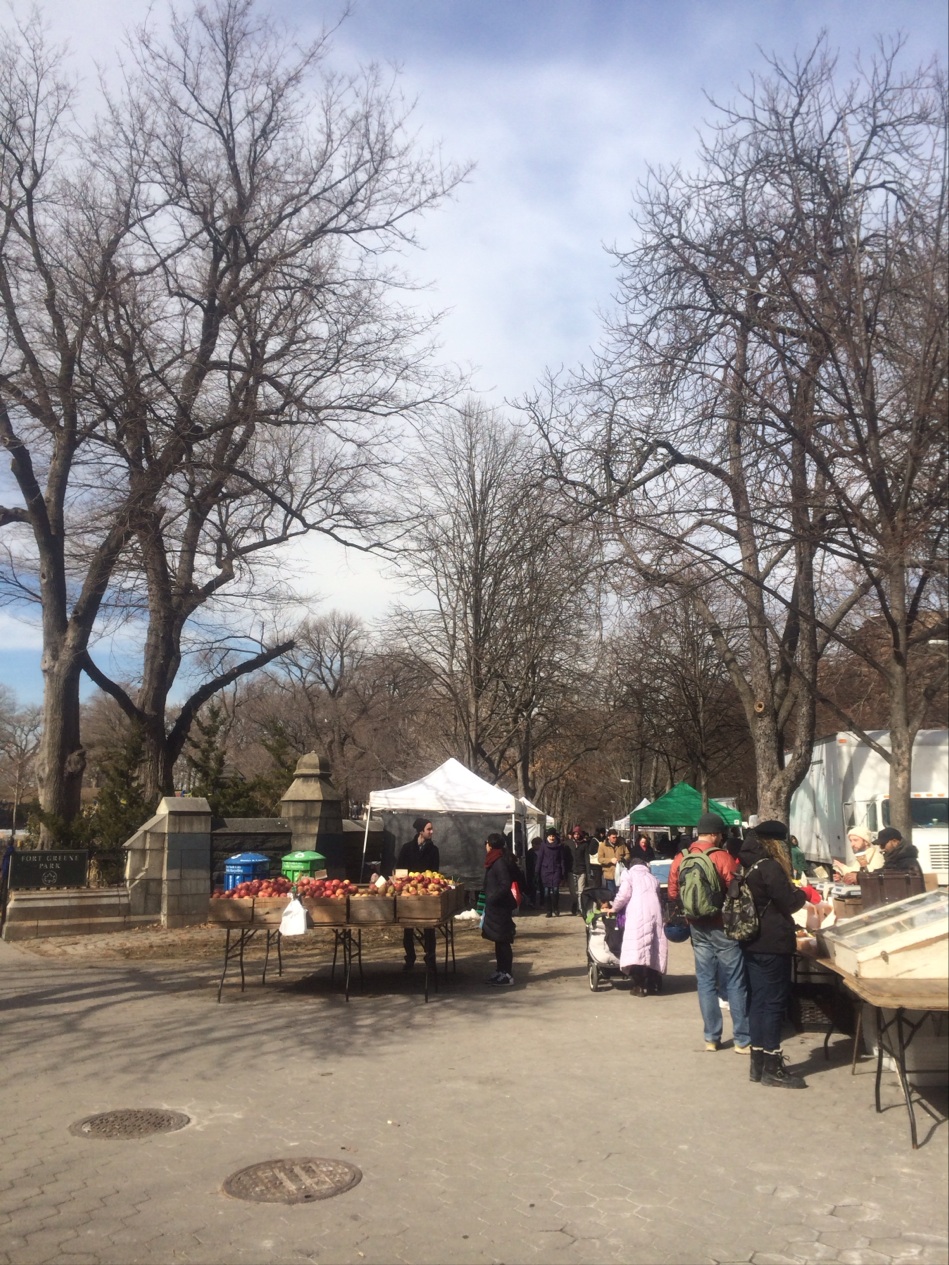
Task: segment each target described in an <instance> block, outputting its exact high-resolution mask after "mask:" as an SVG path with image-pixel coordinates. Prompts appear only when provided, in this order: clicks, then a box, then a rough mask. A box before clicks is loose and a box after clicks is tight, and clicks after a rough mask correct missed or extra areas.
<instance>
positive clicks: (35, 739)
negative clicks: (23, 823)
mask: <svg viewBox="0 0 949 1265" xmlns="http://www.w3.org/2000/svg"><path fill="white" fill-rule="evenodd" d="M41 726H42V711H41V709H40V708H39V707H35V706H27V707H19V706H17V702H16V698H15V696H14V694H13V691H12V690H10V689H8V688H7V687H6V686H5V685H0V786H2V787H3V788H4V790H5V791H6V795H5V798H7V799H8V800H9V802H10V809H11V812H10V833H11V835H12V834H15V833H16V828H17V817H18V815H19V812H20V806H21V805H22V803H23V800H24V796H25V795H26V793H27V791H29V790H31V789H32V787H33V786H34V780H35V769H34V764H35V760H36V752H37V750H38V749H39V742H40V732H41Z"/></svg>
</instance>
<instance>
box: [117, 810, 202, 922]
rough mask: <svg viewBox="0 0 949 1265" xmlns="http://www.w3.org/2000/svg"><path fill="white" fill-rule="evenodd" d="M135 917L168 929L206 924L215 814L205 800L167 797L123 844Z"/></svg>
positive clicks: (130, 900) (130, 898)
mask: <svg viewBox="0 0 949 1265" xmlns="http://www.w3.org/2000/svg"><path fill="white" fill-rule="evenodd" d="M125 847H126V849H127V851H128V859H127V861H126V867H125V873H126V881H127V883H128V888H129V904H130V910H131V912H132V913H133V914H150V915H153V916H154V917H155V918H156V919H157V918H161V922H162V926H164V927H190V926H195V925H196V924H198V923H202V922H206V921H207V917H208V898H209V896H210V894H211V809H210V806H209V805H208V801H207V800H206V799H202V798H198V797H194V796H192V797H188V798H181V799H179V798H176V797H173V796H170V795H169V796H166V797H165V798H164V799H162V800H161V801H160V803H159V805H158V811H157V812H156V814H155V816H154V817H152V818H150V820H148V821H147V822H146V823H145V825H144V826H142V828H141V829H140V830H139V831H138V832H137V833H136V834H135V835H134V836H133V838H131V839H130V840H129V842H128V843H127V844H126V845H125Z"/></svg>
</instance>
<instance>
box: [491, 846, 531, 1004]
mask: <svg viewBox="0 0 949 1265" xmlns="http://www.w3.org/2000/svg"><path fill="white" fill-rule="evenodd" d="M484 850H485V857H484V916H483V917H482V919H481V935H482V937H483V938H484V939H485V940H493V941H494V957H495V961H496V963H497V970H496V971H495V972H494V974H493V975H492V976H491V978H490V979H489V980H488V983H489V984H491V985H493V986H494V987H496V988H509V987H510V986H511V985H512V984H513V983H514V937H515V936H516V935H517V928H516V927H515V926H514V910H515V909H516V908H517V901H516V900H515V899H514V893H513V892H512V891H511V884H512V883H514V882H516V883H518V884H519V885H521V886H522V887H523V886H525V879H524V876H523V874H521V872H520V870H519V869H518V868H517V865H516V864H515V863H514V860H513V858H512V857H510V856H509V855H508V853H507V852H505V850H504V838H503V836H501V835H499V834H490V835H488V837H487V839H486V840H485V843H484Z"/></svg>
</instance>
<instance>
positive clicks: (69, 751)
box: [36, 647, 86, 848]
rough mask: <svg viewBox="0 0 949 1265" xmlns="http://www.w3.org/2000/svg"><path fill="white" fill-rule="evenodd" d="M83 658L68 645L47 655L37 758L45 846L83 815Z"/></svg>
mask: <svg viewBox="0 0 949 1265" xmlns="http://www.w3.org/2000/svg"><path fill="white" fill-rule="evenodd" d="M81 673H82V669H81V666H80V657H79V656H78V655H77V654H75V653H74V652H73V651H72V650H71V649H70V648H68V647H60V649H59V651H58V653H54V652H53V651H51V650H50V649H47V650H46V652H45V654H44V655H43V677H44V680H45V688H44V692H43V733H42V737H41V739H40V745H39V750H38V752H37V757H36V782H37V787H38V790H39V801H40V808H41V809H42V811H43V814H44V816H45V818H46V821H44V823H43V825H42V827H41V829H40V847H42V848H52V847H54V846H55V845H56V843H58V842H59V841H60V840H61V839H62V838H63V835H64V831H65V830H66V829H67V828H68V825H69V823H70V822H71V821H72V820H73V818H75V817H77V816H78V814H79V809H80V806H81V793H82V775H83V773H84V771H85V767H86V753H85V750H84V749H83V746H82V743H81V742H80V740H79V679H80V676H81Z"/></svg>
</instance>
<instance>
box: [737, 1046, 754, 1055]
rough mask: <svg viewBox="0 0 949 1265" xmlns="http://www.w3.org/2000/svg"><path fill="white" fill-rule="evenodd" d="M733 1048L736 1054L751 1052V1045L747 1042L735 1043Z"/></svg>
mask: <svg viewBox="0 0 949 1265" xmlns="http://www.w3.org/2000/svg"><path fill="white" fill-rule="evenodd" d="M734 1048H735V1053H736V1054H750V1053H751V1045H750V1044H749V1045H736V1046H735V1047H734Z"/></svg>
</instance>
